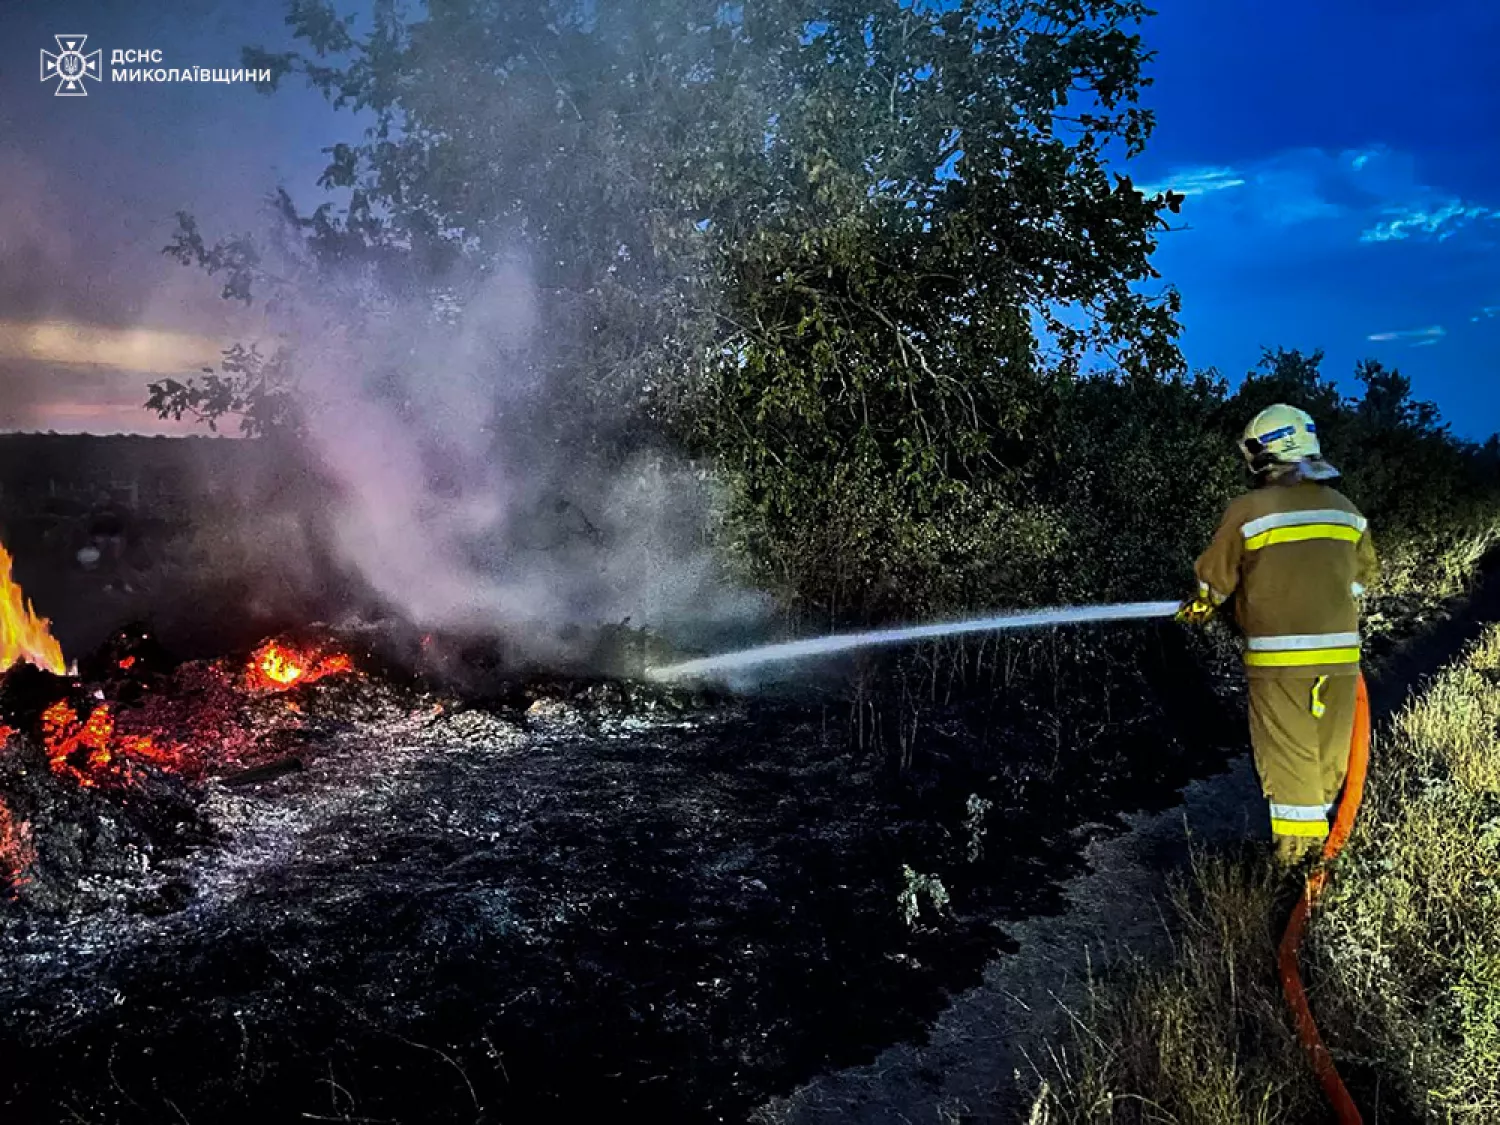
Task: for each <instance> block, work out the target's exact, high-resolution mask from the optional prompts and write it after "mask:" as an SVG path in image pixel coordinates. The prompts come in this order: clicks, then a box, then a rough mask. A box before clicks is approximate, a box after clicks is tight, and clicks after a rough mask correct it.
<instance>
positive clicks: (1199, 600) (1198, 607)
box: [1177, 594, 1219, 628]
mask: <svg viewBox="0 0 1500 1125" xmlns="http://www.w3.org/2000/svg"><path fill="white" fill-rule="evenodd" d="M1218 608H1219V607H1218V606H1217V605H1216V604H1215V603H1214V600H1213V598H1212V597H1211V596H1209V595H1208V594H1199V595H1198V596H1197V597H1195V598H1193V599H1192V600H1191V601H1186V602H1183V603H1182V608H1181V609H1179V610H1178V611H1177V620H1178V621H1179V622H1180V623H1181V624H1183V625H1192V626H1195V627H1197V628H1202V627H1203V626H1204V625H1207V624H1208V623H1209V621H1210V620H1211V619H1212V618H1213V615H1214V613H1215V612H1216V611H1217V610H1218Z"/></svg>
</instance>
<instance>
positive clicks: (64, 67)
mask: <svg viewBox="0 0 1500 1125" xmlns="http://www.w3.org/2000/svg"><path fill="white" fill-rule="evenodd" d="M52 38H54V39H56V40H57V52H58V53H57V54H55V55H54V54H53V53H52V52H51V51H48V50H45V49H44V50H43V51H42V81H43V82H50V81H51V80H52V79H54V78H56V79H57V89H56V91H54V92H55V93H56V95H57V96H58V97H59V98H86V97H88V94H89V92H88V91H87V90H86V89H84V86H83V80H84V79H85V78H92V79H93V80H94V81H95V82H100V81H102V80H103V77H104V61H103V55H104V52H103V51H95V52H94V53H93V54H90V55H85V54H84V53H83V45H84V44H85V43H87V42H88V39H89V37H88V36H87V35H54V36H53V37H52Z"/></svg>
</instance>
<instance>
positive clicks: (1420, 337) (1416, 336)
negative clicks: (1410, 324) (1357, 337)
mask: <svg viewBox="0 0 1500 1125" xmlns="http://www.w3.org/2000/svg"><path fill="white" fill-rule="evenodd" d="M1446 335H1448V331H1447V329H1445V328H1444V327H1443V326H1442V325H1441V324H1434V325H1432V326H1431V327H1429V328H1406V329H1402V330H1401V331H1399V332H1372V333H1370V335H1368V336H1366V337H1365V339H1366V340H1370V341H1373V342H1374V343H1377V344H1388V343H1395V342H1397V341H1404V342H1410V343H1411V346H1412V347H1414V348H1422V347H1431V346H1432V345H1433V344H1436V343H1437V342H1438V341H1439V340H1441V339H1442V338H1443V337H1444V336H1446Z"/></svg>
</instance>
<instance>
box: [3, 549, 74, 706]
mask: <svg viewBox="0 0 1500 1125" xmlns="http://www.w3.org/2000/svg"><path fill="white" fill-rule="evenodd" d="M48 624H49V623H48V621H47V619H46V618H45V617H38V616H37V615H36V614H35V613H33V612H32V609H31V603H30V602H29V601H27V599H26V595H24V594H23V593H21V587H19V586H17V585H16V583H15V580H14V579H13V578H12V577H11V557H10V553H9V552H8V551H6V549H5V547H4V546H3V545H0V672H3V671H5V670H6V669H7V668H9V667H10V666H11V665H12V664H14V663H16V661H18V660H26V661H29V662H30V663H32V664H35V665H36V666H37V667H38V668H45V669H46V670H47V671H49V672H52V673H53V674H55V675H58V676H63V675H66V674H67V671H68V666H67V664H66V663H65V662H64V661H63V654H62V646H61V645H59V644H58V643H57V641H56V640H54V639H53V637H52V633H51V632H50V631H49V630H48V628H47V626H48Z"/></svg>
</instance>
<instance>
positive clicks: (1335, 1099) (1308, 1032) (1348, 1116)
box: [1278, 675, 1370, 1125]
mask: <svg viewBox="0 0 1500 1125" xmlns="http://www.w3.org/2000/svg"><path fill="white" fill-rule="evenodd" d="M1369 760H1370V694H1369V691H1368V690H1367V689H1366V687H1365V678H1364V676H1363V675H1361V676H1360V678H1359V686H1358V688H1357V692H1356V697H1355V709H1354V736H1353V738H1352V739H1351V741H1350V745H1349V773H1348V776H1347V777H1346V778H1345V780H1344V796H1343V799H1342V800H1340V801H1339V811H1338V815H1337V816H1335V817H1334V820H1333V827H1332V828H1331V829H1330V830H1329V833H1328V839H1327V840H1326V841H1325V842H1324V844H1323V855H1322V862H1321V863H1320V864H1319V865H1318V866H1317V868H1315V869H1314V871H1313V873H1312V874H1311V875H1309V876H1308V877H1307V886H1306V889H1305V891H1304V892H1303V895H1302V897H1301V898H1300V899H1298V900H1297V905H1296V907H1295V908H1293V910H1292V916H1291V919H1290V920H1289V921H1288V922H1287V927H1286V933H1285V934H1284V935H1283V936H1282V938H1281V954H1280V957H1279V959H1278V961H1279V965H1280V969H1281V988H1282V991H1283V992H1285V993H1286V1001H1287V1004H1289V1005H1290V1006H1291V1009H1292V1018H1293V1020H1295V1022H1296V1025H1297V1038H1298V1039H1300V1040H1301V1041H1302V1046H1303V1047H1304V1048H1305V1049H1306V1050H1307V1053H1308V1056H1309V1057H1310V1058H1311V1059H1312V1066H1313V1073H1315V1074H1316V1075H1317V1076H1318V1082H1319V1084H1320V1085H1321V1086H1322V1087H1323V1093H1324V1095H1325V1096H1326V1097H1327V1098H1328V1103H1329V1105H1331V1106H1332V1107H1333V1115H1334V1118H1335V1119H1336V1120H1337V1121H1338V1123H1339V1125H1362V1123H1363V1121H1364V1119H1363V1118H1362V1117H1360V1115H1359V1109H1358V1107H1356V1106H1355V1104H1354V1099H1353V1098H1351V1097H1350V1096H1349V1091H1348V1090H1347V1089H1345V1088H1344V1080H1343V1079H1342V1078H1340V1077H1339V1072H1338V1067H1336V1066H1335V1065H1334V1063H1333V1056H1332V1055H1331V1054H1329V1053H1328V1048H1327V1047H1325V1046H1324V1045H1323V1037H1322V1036H1321V1035H1319V1034H1318V1025H1317V1022H1316V1021H1314V1019H1313V1017H1312V1012H1311V1011H1310V1010H1309V1009H1308V1006H1307V990H1306V989H1305V988H1303V986H1302V973H1301V970H1300V969H1299V968H1298V964H1297V952H1298V950H1299V949H1300V948H1301V946H1302V935H1303V933H1304V932H1305V931H1306V929H1307V918H1308V915H1309V913H1311V911H1312V908H1313V905H1314V904H1315V903H1316V902H1317V901H1318V896H1319V895H1321V894H1322V893H1323V888H1324V887H1325V886H1327V884H1328V866H1327V865H1328V863H1329V862H1330V861H1332V859H1333V858H1334V857H1335V856H1336V855H1338V854H1339V852H1340V851H1342V850H1343V847H1344V844H1345V843H1347V842H1348V840H1349V833H1350V831H1351V830H1352V829H1353V827H1354V817H1355V815H1356V814H1357V813H1358V812H1359V803H1360V800H1361V799H1362V798H1363V796H1364V791H1365V769H1366V767H1367V766H1368V764H1369Z"/></svg>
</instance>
